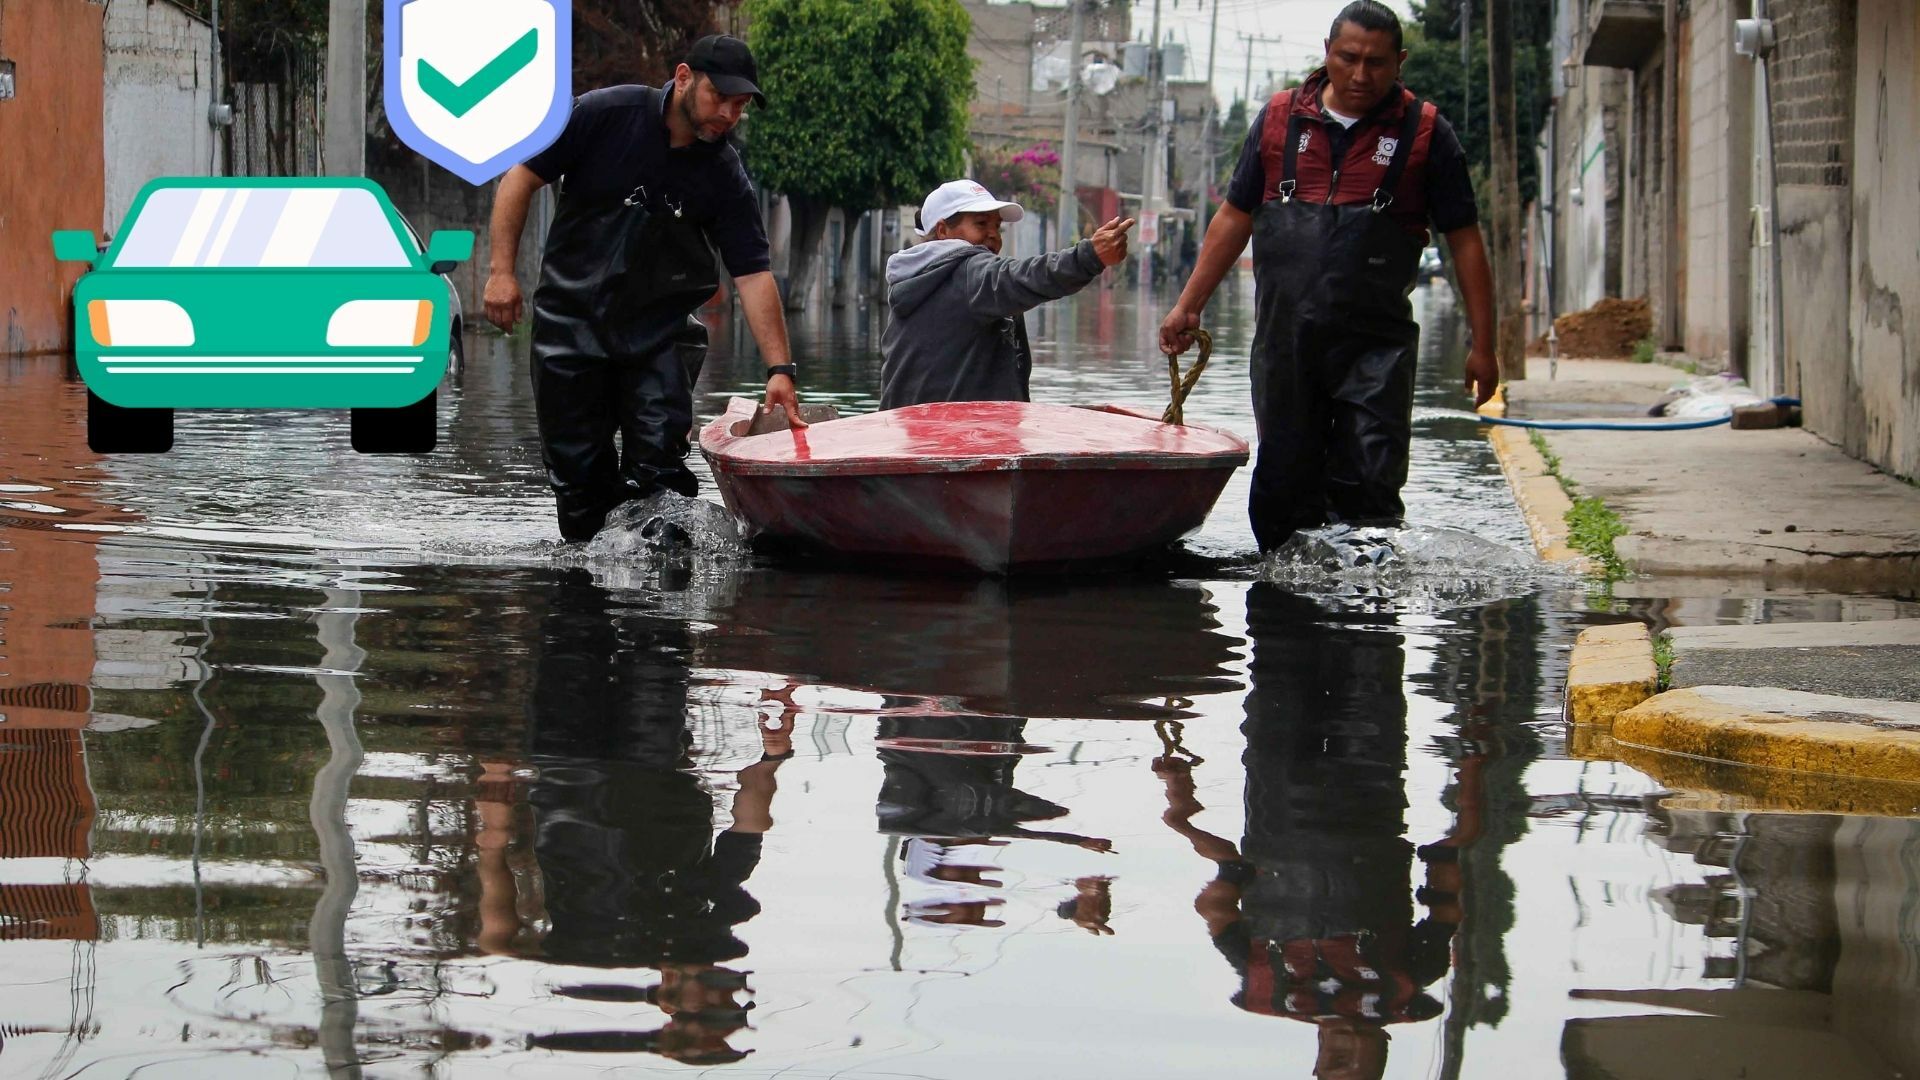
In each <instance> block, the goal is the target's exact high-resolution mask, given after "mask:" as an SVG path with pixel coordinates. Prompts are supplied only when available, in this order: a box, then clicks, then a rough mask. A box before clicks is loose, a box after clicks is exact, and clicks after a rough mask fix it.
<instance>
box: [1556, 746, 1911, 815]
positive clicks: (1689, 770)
mask: <svg viewBox="0 0 1920 1080" xmlns="http://www.w3.org/2000/svg"><path fill="white" fill-rule="evenodd" d="M1587 743H1588V745H1587V746H1585V747H1584V748H1583V749H1584V750H1585V752H1584V753H1581V754H1578V755H1576V756H1578V757H1581V758H1586V759H1605V760H1609V761H1619V762H1623V763H1625V764H1627V765H1630V766H1632V767H1633V768H1636V769H1638V770H1640V771H1641V772H1643V773H1646V774H1647V775H1648V776H1651V777H1653V779H1654V780H1655V781H1657V782H1658V783H1659V784H1660V786H1662V787H1665V788H1669V789H1672V790H1673V791H1674V792H1675V794H1672V795H1669V796H1666V797H1665V798H1663V799H1661V800H1660V804H1661V805H1662V806H1665V807H1668V808H1671V809H1675V810H1707V811H1713V812H1717V813H1738V812H1740V811H1746V810H1758V811H1766V812H1769V813H1788V814H1869V815H1872V816H1874V817H1920V784H1908V783H1901V782H1898V781H1894V780H1861V779H1857V778H1855V777H1851V776H1826V775H1822V774H1818V773H1804V772H1788V771H1786V770H1784V769H1765V768H1757V767H1754V766H1751V765H1731V764H1728V763H1726V762H1724V761H1702V760H1701V759H1699V758H1691V757H1684V756H1682V755H1680V754H1667V753H1662V752H1661V751H1658V750H1648V749H1646V748H1644V747H1639V746H1627V745H1625V744H1622V743H1618V742H1615V741H1614V740H1613V739H1611V738H1609V737H1608V736H1605V735H1601V734H1599V733H1597V732H1596V733H1594V734H1593V735H1591V736H1590V737H1589V739H1588V740H1587Z"/></svg>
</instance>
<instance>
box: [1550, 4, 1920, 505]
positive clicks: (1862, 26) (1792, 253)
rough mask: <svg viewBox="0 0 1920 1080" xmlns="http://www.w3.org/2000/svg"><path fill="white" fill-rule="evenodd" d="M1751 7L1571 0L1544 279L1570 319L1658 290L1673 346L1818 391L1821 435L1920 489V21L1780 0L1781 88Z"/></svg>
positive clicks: (1704, 362)
mask: <svg viewBox="0 0 1920 1080" xmlns="http://www.w3.org/2000/svg"><path fill="white" fill-rule="evenodd" d="M1753 9H1754V4H1753V0H1559V2H1558V4H1557V11H1556V35H1555V42H1554V46H1555V59H1556V60H1557V61H1559V62H1560V71H1561V72H1562V76H1563V78H1562V80H1561V86H1560V88H1559V89H1560V92H1559V96H1558V97H1557V98H1556V100H1555V102H1554V105H1553V110H1552V113H1551V114H1550V117H1549V122H1548V126H1547V129H1546V136H1545V139H1544V145H1543V148H1542V150H1541V158H1542V167H1543V172H1542V175H1543V178H1544V183H1543V191H1545V192H1546V193H1547V201H1546V204H1545V206H1544V207H1543V208H1542V209H1543V213H1542V215H1541V219H1540V220H1541V221H1542V222H1543V224H1544V226H1545V229H1546V232H1547V241H1546V243H1545V244H1543V245H1540V248H1541V250H1540V251H1538V252H1537V253H1536V255H1535V258H1536V266H1535V267H1534V268H1533V276H1534V280H1536V281H1539V282H1542V284H1543V285H1544V289H1543V292H1544V295H1547V296H1548V297H1549V298H1550V300H1551V310H1552V311H1553V312H1559V313H1564V312H1568V311H1577V310H1580V309H1583V308H1585V307H1588V306H1590V305H1591V304H1592V303H1593V302H1595V301H1596V300H1598V299H1600V298H1601V297H1604V296H1620V297H1645V298H1646V299H1647V300H1648V301H1649V303H1650V305H1651V307H1652V310H1653V315H1654V333H1655V335H1656V337H1657V338H1658V339H1659V343H1660V344H1661V345H1663V346H1664V347H1666V348H1670V349H1676V350H1681V351H1684V352H1685V353H1686V354H1687V355H1688V356H1689V357H1690V358H1692V359H1693V360H1694V361H1695V362H1696V363H1698V364H1700V365H1701V366H1702V367H1703V368H1705V369H1708V370H1728V371H1733V372H1736V373H1738V374H1740V375H1742V376H1743V377H1745V378H1746V379H1747V381H1748V382H1749V384H1751V385H1752V386H1753V387H1754V388H1755V389H1756V390H1758V391H1759V392H1761V393H1763V394H1786V395H1792V396H1795V397H1798V398H1800V399H1801V400H1802V402H1803V407H1804V413H1805V418H1806V425H1807V427H1808V428H1809V429H1810V430H1812V431H1814V432H1815V433H1817V434H1819V435H1820V436H1821V437H1823V438H1825V439H1827V440H1829V441H1831V442H1833V443H1835V444H1836V445H1838V446H1840V447H1842V448H1843V449H1845V450H1846V451H1847V452H1848V453H1850V454H1853V455H1854V456H1856V457H1859V458H1861V459H1863V460H1865V461H1868V462H1870V463H1872V464H1873V465H1875V466H1878V467H1879V468H1882V469H1885V470H1886V471H1888V472H1891V473H1894V474H1895V475H1898V476H1902V477H1907V478H1913V477H1915V476H1916V475H1920V325H1912V324H1909V322H1908V321H1907V320H1906V318H1905V308H1906V306H1907V305H1908V304H1910V303H1920V244H1916V242H1915V231H1914V226H1913V224H1912V223H1913V222H1914V221H1915V220H1920V188H1916V187H1915V185H1914V184H1913V183H1912V177H1913V175H1914V172H1915V169H1916V166H1920V160H1916V158H1917V157H1920V155H1917V154H1916V152H1915V151H1914V150H1912V149H1910V148H1909V144H1910V142H1911V140H1907V139H1903V138H1900V133H1902V132H1906V131H1910V130H1913V127H1914V125H1915V124H1916V123H1920V82H1917V81H1916V79H1915V74H1914V67H1915V60H1916V52H1920V9H1916V7H1915V6H1914V5H1913V4H1911V3H1908V2H1902V0H1858V2H1854V0H1771V2H1770V3H1768V4H1766V14H1767V16H1768V18H1769V19H1770V20H1771V24H1772V29H1773V34H1774V40H1775V44H1774V45H1773V47H1772V50H1771V52H1770V53H1769V55H1768V57H1767V61H1766V63H1767V69H1768V78H1767V79H1766V80H1765V82H1764V84H1763V82H1762V78H1761V66H1760V64H1759V63H1758V62H1757V61H1756V60H1755V59H1754V58H1753V57H1751V56H1748V55H1743V54H1742V53H1741V52H1739V51H1738V50H1737V49H1736V40H1737V39H1738V37H1739V35H1740V33H1741V30H1742V20H1749V19H1752V18H1753V17H1754V10H1753ZM1769 141H1771V145H1772V148H1773V152H1772V156H1773V169H1772V170H1771V171H1770V170H1769V169H1768V168H1767V162H1768V155H1767V153H1766V151H1767V147H1768V145H1769ZM1770 172H1771V175H1770ZM1769 206H1771V207H1772V210H1771V213H1772V214H1774V215H1775V217H1776V219H1777V222H1778V233H1779V248H1778V252H1777V258H1778V261H1779V278H1780V282H1781V285H1780V290H1779V294H1780V299H1779V308H1780V313H1781V319H1780V321H1781V324H1782V333H1781V338H1782V345H1781V348H1780V349H1779V350H1778V355H1775V350H1774V349H1773V348H1772V347H1771V338H1772V333H1771V327H1772V315H1771V312H1772V303H1773V301H1772V299H1771V297H1772V288H1771V280H1772V277H1773V260H1774V259H1775V257H1776V252H1775V250H1774V248H1773V245H1772V241H1771V230H1770V229H1769V228H1768V224H1769V221H1768V216H1767V215H1768V213H1769V209H1768V208H1769ZM1544 314H1545V313H1542V312H1538V311H1537V312H1536V315H1537V316H1539V317H1541V318H1544Z"/></svg>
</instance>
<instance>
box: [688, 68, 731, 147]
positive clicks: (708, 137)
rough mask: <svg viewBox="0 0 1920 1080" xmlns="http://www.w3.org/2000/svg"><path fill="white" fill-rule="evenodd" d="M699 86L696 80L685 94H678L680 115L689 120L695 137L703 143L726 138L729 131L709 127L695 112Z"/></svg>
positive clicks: (689, 125)
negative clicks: (694, 107) (694, 104)
mask: <svg viewBox="0 0 1920 1080" xmlns="http://www.w3.org/2000/svg"><path fill="white" fill-rule="evenodd" d="M699 87H700V84H699V83H698V82H695V83H694V84H693V86H691V87H688V88H687V92H686V93H685V94H682V95H677V96H678V98H679V101H678V105H679V107H680V116H681V118H682V119H684V120H685V121H686V122H687V126H688V127H690V128H692V129H693V137H694V138H695V139H698V140H700V141H701V142H703V143H717V142H719V141H720V140H722V139H724V138H726V137H727V133H726V132H724V131H722V132H717V133H716V132H715V131H713V130H712V129H711V128H709V127H707V125H706V124H704V123H702V122H701V121H700V119H699V117H696V116H695V115H694V114H693V95H694V94H695V93H696V92H697V91H698V90H699Z"/></svg>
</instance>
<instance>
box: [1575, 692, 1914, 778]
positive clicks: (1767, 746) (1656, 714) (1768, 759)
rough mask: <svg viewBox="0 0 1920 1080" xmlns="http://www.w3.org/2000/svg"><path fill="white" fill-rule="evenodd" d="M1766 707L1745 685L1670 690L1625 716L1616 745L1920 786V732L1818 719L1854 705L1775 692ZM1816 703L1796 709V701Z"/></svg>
mask: <svg viewBox="0 0 1920 1080" xmlns="http://www.w3.org/2000/svg"><path fill="white" fill-rule="evenodd" d="M1771 693H1772V695H1773V696H1772V698H1771V700H1773V701H1776V702H1779V703H1781V704H1778V705H1774V706H1769V707H1759V706H1757V705H1755V704H1754V700H1755V699H1754V695H1755V694H1756V691H1754V690H1752V689H1749V688H1745V687H1720V686H1696V687H1689V688H1687V689H1684V690H1669V691H1667V692H1666V693H1664V694H1657V695H1655V696H1654V697H1651V698H1649V699H1647V700H1646V701H1644V702H1641V703H1640V704H1638V705H1636V706H1634V707H1633V708H1631V709H1628V710H1626V711H1625V712H1622V713H1620V714H1619V715H1618V716H1616V717H1615V718H1614V721H1613V732H1612V735H1613V740H1614V741H1615V742H1616V743H1624V744H1626V745H1628V746H1639V747H1644V748H1646V749H1648V750H1659V751H1663V752H1665V753H1669V754H1686V755H1688V756H1691V757H1697V758H1705V759H1707V760H1709V761H1721V762H1731V763H1734V764H1738V765H1755V766H1761V767H1763V768H1769V769H1783V770H1790V771H1793V772H1799V773H1820V774H1825V775H1828V776H1844V777H1858V778H1862V779H1869V780H1898V781H1904V782H1920V730H1914V729H1906V730H1892V729H1888V728H1884V727H1878V726H1875V725H1873V724H1870V723H1855V722H1847V721H1841V720H1822V719H1815V718H1814V717H1816V716H1824V715H1832V709H1831V706H1828V705H1825V703H1831V702H1845V701H1847V700H1848V699H1843V698H1830V697H1826V696H1824V695H1818V694H1797V693H1795V692H1793V691H1772V692H1771ZM1796 701H1803V702H1807V703H1808V704H1807V705H1806V706H1804V708H1803V709H1801V708H1796V707H1795V706H1794V704H1793V703H1794V702H1796Z"/></svg>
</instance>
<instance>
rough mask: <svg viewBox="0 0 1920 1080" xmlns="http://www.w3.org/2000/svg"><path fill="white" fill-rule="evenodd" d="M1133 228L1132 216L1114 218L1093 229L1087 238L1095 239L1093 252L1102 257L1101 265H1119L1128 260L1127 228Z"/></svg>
mask: <svg viewBox="0 0 1920 1080" xmlns="http://www.w3.org/2000/svg"><path fill="white" fill-rule="evenodd" d="M1131 228H1133V219H1132V218H1128V219H1126V220H1125V221H1122V220H1120V219H1119V218H1114V219H1113V220H1111V221H1109V222H1107V223H1106V224H1105V225H1102V226H1100V227H1099V228H1097V229H1095V230H1093V235H1092V236H1090V237H1088V238H1087V239H1089V240H1091V241H1093V253H1094V254H1095V255H1098V256H1099V257H1100V265H1102V266H1118V265H1119V264H1121V263H1123V262H1126V261H1127V230H1128V229H1131Z"/></svg>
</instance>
